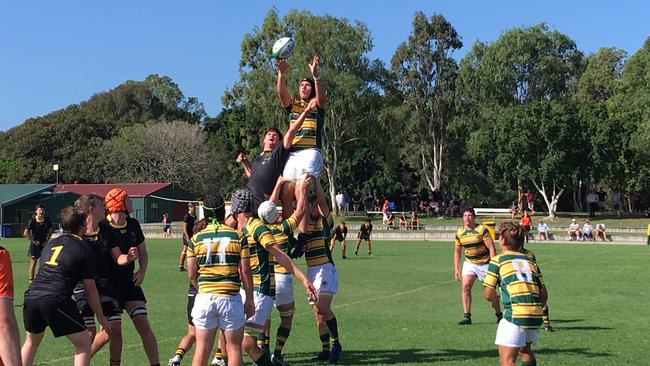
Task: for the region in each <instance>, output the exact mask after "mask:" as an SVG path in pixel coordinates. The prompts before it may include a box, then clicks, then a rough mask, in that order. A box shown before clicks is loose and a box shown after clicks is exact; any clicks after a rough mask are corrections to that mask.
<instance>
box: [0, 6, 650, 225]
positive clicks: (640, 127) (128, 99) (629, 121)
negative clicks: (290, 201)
mask: <svg viewBox="0 0 650 366" xmlns="http://www.w3.org/2000/svg"><path fill="white" fill-rule="evenodd" d="M281 36H291V37H293V38H294V39H295V41H296V48H295V50H294V52H293V54H292V55H291V56H290V58H289V63H290V64H291V66H292V67H291V69H290V70H289V72H288V73H287V82H288V85H289V88H290V90H293V89H292V88H295V87H296V86H297V85H298V81H299V80H300V79H301V78H302V77H305V76H308V74H309V70H308V68H307V65H308V63H309V61H310V60H311V58H312V56H313V55H314V54H318V55H319V56H320V59H321V75H320V78H321V79H322V81H323V82H324V84H325V85H326V89H327V94H328V101H329V103H328V108H327V110H326V122H325V130H324V140H323V155H324V157H325V173H326V174H324V175H323V176H322V177H323V179H324V181H323V184H324V186H326V187H328V189H327V190H328V193H329V194H330V196H331V198H332V201H333V200H334V196H335V193H336V192H338V191H340V190H347V191H350V192H353V191H355V190H357V189H365V190H368V191H372V192H374V194H375V196H377V197H379V196H382V195H386V196H388V195H389V194H397V193H398V192H402V191H405V190H412V189H418V190H419V189H423V188H424V189H427V190H434V189H443V190H450V191H451V190H453V191H454V192H457V194H458V195H459V196H461V197H463V198H464V200H465V201H466V202H468V203H471V204H478V203H479V202H480V201H488V202H490V203H491V204H492V205H498V206H502V207H507V204H508V203H509V202H510V201H511V200H512V199H513V198H515V197H517V192H522V191H524V190H536V191H537V192H538V193H539V197H541V198H543V200H544V203H545V204H546V211H547V212H549V213H550V214H551V215H552V214H553V213H554V212H556V211H557V210H572V209H580V208H581V207H582V204H583V202H584V197H585V196H586V194H587V193H588V192H589V190H592V189H593V190H599V191H618V192H623V194H624V197H627V198H628V199H630V198H631V197H635V196H637V195H638V194H639V193H641V194H647V193H648V192H647V190H648V188H647V187H649V186H650V184H649V183H650V159H649V157H650V156H649V155H650V76H649V75H650V38H648V40H646V42H645V43H644V44H643V46H642V47H641V48H640V49H639V50H638V51H637V52H636V53H635V54H633V55H630V56H629V57H628V55H626V53H625V52H624V51H622V50H620V49H616V48H612V47H610V48H601V49H600V50H598V51H597V52H595V53H593V54H589V55H585V54H584V53H583V52H582V51H580V50H579V49H578V48H577V46H576V44H575V42H574V41H573V40H572V39H571V38H570V37H569V36H568V35H565V34H562V33H561V32H559V31H556V30H553V29H550V28H549V27H547V26H546V25H544V24H539V25H533V26H530V27H520V28H513V29H510V30H506V31H504V32H503V33H502V34H501V36H500V37H499V38H498V39H497V40H495V41H494V42H481V41H477V42H475V43H474V44H473V45H472V46H471V50H470V51H469V52H467V53H466V54H465V56H464V57H462V58H461V59H460V60H458V59H457V58H455V57H454V56H455V54H456V52H457V51H458V50H459V49H461V48H462V47H463V43H462V41H461V36H462V35H459V34H457V32H456V30H455V29H454V27H453V25H452V24H450V23H449V22H448V21H447V20H446V19H445V18H444V17H443V16H441V15H437V14H434V15H432V16H430V17H427V16H426V15H425V14H423V13H419V12H418V13H416V14H415V16H414V18H413V22H412V29H411V32H410V34H409V36H408V38H407V39H405V40H404V42H403V43H402V44H400V45H399V46H398V47H397V49H396V50H395V53H394V55H393V57H392V60H391V61H390V65H386V64H385V63H384V62H382V61H380V60H373V59H370V58H369V54H370V52H371V51H372V49H373V38H372V35H371V34H370V31H369V30H368V28H367V27H366V26H365V25H364V24H363V23H361V22H351V21H349V20H347V19H343V18H336V17H332V16H314V15H312V14H310V13H309V12H306V11H291V12H289V13H288V14H287V15H286V16H285V17H283V18H281V17H280V16H279V15H278V14H277V12H276V11H275V10H270V11H269V13H268V14H267V16H266V17H265V19H264V20H263V22H262V24H261V25H260V27H258V28H255V29H253V30H252V31H251V32H250V33H248V34H245V35H244V37H243V40H242V55H241V60H240V63H239V66H240V77H239V81H237V82H236V83H235V84H234V85H233V86H232V87H231V88H229V89H228V90H226V91H224V94H223V98H222V101H223V106H224V108H223V110H222V111H221V113H219V114H218V115H217V116H216V117H213V118H212V117H207V116H206V114H205V111H204V108H203V105H202V104H201V102H199V101H198V100H197V99H196V98H193V97H185V96H184V95H183V93H182V92H181V90H180V89H179V87H178V85H176V84H175V83H174V82H173V81H172V80H171V79H169V78H168V77H161V76H158V75H150V76H149V77H147V78H146V79H145V80H144V81H128V82H126V83H124V84H122V85H120V86H118V87H116V88H115V89H113V90H111V91H108V92H102V93H99V94H97V95H95V96H93V97H92V98H90V99H89V100H88V101H86V102H83V103H81V104H79V105H71V106H69V107H67V108H65V109H63V110H58V111H54V112H52V113H50V114H48V115H45V116H42V117H36V118H30V119H28V120H27V121H25V123H23V124H22V125H20V126H17V127H15V128H12V129H10V130H8V131H6V132H3V133H0V182H3V183H26V182H47V181H53V172H52V170H51V169H52V168H51V167H52V164H59V165H60V166H61V168H60V169H61V170H60V177H59V179H60V181H63V182H67V183H72V182H79V183H96V182H118V181H132V182H149V181H164V182H174V183H177V184H179V185H181V186H183V187H184V188H186V189H188V190H190V191H194V192H196V193H200V192H201V191H204V190H205V189H206V188H212V187H218V188H220V189H222V190H223V191H224V192H227V191H229V190H231V189H232V188H234V187H236V186H238V185H241V184H243V182H244V181H243V174H242V173H243V172H242V171H241V170H240V168H239V166H238V165H237V164H236V163H235V162H234V159H235V157H236V155H237V154H238V153H239V152H242V151H243V152H246V153H248V154H251V155H252V154H256V153H258V152H259V151H260V138H261V135H262V132H263V131H264V130H265V129H266V128H267V127H270V126H275V127H279V128H280V129H281V130H283V131H284V130H286V128H287V124H288V123H287V117H286V115H285V114H284V113H285V112H284V111H283V109H282V108H281V106H280V105H279V103H278V101H277V96H276V94H275V92H274V90H275V83H276V80H277V79H276V73H277V68H276V66H275V62H274V60H272V59H271V58H270V52H271V46H272V44H273V42H274V40H276V39H278V38H279V37H281ZM332 203H333V204H334V202H332Z"/></svg>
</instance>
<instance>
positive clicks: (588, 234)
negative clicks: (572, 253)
mask: <svg viewBox="0 0 650 366" xmlns="http://www.w3.org/2000/svg"><path fill="white" fill-rule="evenodd" d="M585 240H591V241H594V231H593V227H592V226H591V223H590V222H589V219H585V223H584V225H582V238H581V239H580V241H585Z"/></svg>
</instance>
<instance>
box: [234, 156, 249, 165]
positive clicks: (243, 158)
mask: <svg viewBox="0 0 650 366" xmlns="http://www.w3.org/2000/svg"><path fill="white" fill-rule="evenodd" d="M246 160H248V158H247V157H246V155H244V153H239V155H237V159H235V161H236V162H237V163H239V164H241V163H242V162H244V161H246Z"/></svg>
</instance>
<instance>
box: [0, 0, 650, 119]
mask: <svg viewBox="0 0 650 366" xmlns="http://www.w3.org/2000/svg"><path fill="white" fill-rule="evenodd" d="M273 6H275V8H276V9H277V10H278V12H279V13H280V16H284V15H285V14H286V13H287V12H288V11H289V10H290V9H293V8H296V9H304V10H308V11H310V12H311V13H313V14H316V15H324V14H330V15H334V16H337V17H344V18H347V19H349V20H359V21H361V22H364V23H365V24H366V25H367V26H368V27H369V29H370V31H371V33H372V37H373V39H374V45H375V49H374V51H373V52H372V53H371V55H370V57H371V58H380V59H382V60H384V61H386V62H389V60H390V57H391V56H392V54H393V51H394V50H395V48H396V46H397V45H398V44H399V43H401V42H403V41H404V40H406V38H407V36H408V34H409V32H410V24H411V20H412V17H413V13H414V12H415V11H417V10H422V11H423V12H424V13H425V14H427V15H431V14H433V13H440V14H442V15H444V16H445V17H446V18H447V19H448V20H449V21H450V22H451V23H452V25H453V26H454V27H455V28H456V30H457V31H458V33H459V34H460V35H461V36H462V38H463V41H464V44H465V46H464V48H463V49H462V50H461V52H460V54H459V56H460V55H462V54H464V53H466V52H467V50H469V48H470V47H471V45H472V43H473V42H474V41H475V40H477V39H480V40H482V41H493V40H495V39H496V38H497V37H498V36H499V34H500V33H501V32H503V31H504V30H506V29H509V28H513V27H517V26H528V25H533V24H536V23H540V22H545V23H547V24H548V25H549V26H551V27H552V28H554V29H557V30H559V31H561V32H563V33H565V34H567V35H568V36H570V37H571V38H572V39H574V40H575V41H576V43H577V45H578V48H579V49H581V50H582V51H583V52H585V53H592V52H594V51H596V50H597V49H598V48H600V47H611V46H614V47H618V48H621V49H624V50H625V51H627V52H628V53H629V54H632V53H634V52H636V51H637V50H638V49H639V48H640V47H641V45H642V43H643V41H644V40H645V39H646V37H648V36H649V35H650V28H649V27H648V14H650V2H648V1H637V0H634V1H583V0H576V1H573V0H563V1H556V0H547V1H521V0H520V1H512V0H507V1H506V0H504V1H469V0H466V1H452V0H449V1H432V0H429V1H423V0H419V1H406V0H405V1H395V0H392V1H387V0H379V1H365V0H364V1H362V0H357V1H355V0H344V1H341V0H329V1H300V2H298V1H289V0H287V1H281V2H278V1H258V0H250V1H227V0H224V1H220V0H204V1H195V0H183V1H178V0H177V1H167V0H157V1H153V0H137V1H133V0H131V1H123V0H114V1H92V0H91V1H88V0H85V1H81V0H74V1H73V0H70V1H65V0H64V1H11V0H9V1H6V2H2V5H0V131H4V130H7V129H9V128H11V127H13V126H16V125H18V124H21V123H22V122H23V121H24V120H25V119H27V118H29V117H35V116H39V115H44V114H47V113H49V112H51V111H53V110H56V109H60V108H64V107H66V106H67V105H69V104H72V103H79V102H81V101H83V100H86V99H88V98H89V97H90V96H92V95H93V94H94V93H96V92H100V91H105V90H108V89H111V88H114V87H116V86H117V85H119V84H120V83H122V82H124V81H125V80H142V79H144V78H145V77H146V76H147V75H149V74H152V73H157V74H161V75H167V76H169V77H171V78H172V79H173V80H174V81H175V82H176V83H178V84H179V85H180V87H181V90H182V91H183V92H184V94H185V95H186V96H196V97H198V98H199V99H200V100H201V101H202V102H203V103H204V104H205V106H206V109H207V111H208V114H209V115H211V116H214V115H216V114H218V113H219V111H220V110H221V96H222V95H223V91H224V90H225V89H226V88H228V87H230V86H232V85H233V83H234V82H235V81H236V80H237V79H238V63H239V57H240V42H241V39H242V37H243V35H244V34H245V33H246V32H251V31H252V30H253V29H254V27H255V26H258V25H260V24H261V22H262V20H263V18H264V16H265V14H266V13H267V12H268V10H269V9H270V8H271V7H273ZM644 24H645V25H644Z"/></svg>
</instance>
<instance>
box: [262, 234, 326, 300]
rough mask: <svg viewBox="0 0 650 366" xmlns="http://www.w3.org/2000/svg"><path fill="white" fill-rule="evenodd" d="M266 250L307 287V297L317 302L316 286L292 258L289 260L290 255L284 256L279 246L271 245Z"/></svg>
mask: <svg viewBox="0 0 650 366" xmlns="http://www.w3.org/2000/svg"><path fill="white" fill-rule="evenodd" d="M266 250H267V251H268V252H269V253H270V254H272V255H273V256H274V257H275V259H276V260H277V261H278V263H279V264H280V265H281V266H282V267H284V268H285V269H286V270H287V271H289V272H290V273H292V274H293V275H294V276H295V277H296V278H297V279H298V280H299V281H300V282H302V285H303V286H304V287H305V291H307V296H308V297H309V298H310V299H312V300H316V298H317V295H316V289H315V288H314V285H312V283H311V281H309V279H307V277H306V276H305V275H304V274H303V273H302V271H301V270H300V268H298V266H296V264H295V263H294V262H293V261H292V260H291V258H289V256H288V255H286V254H284V252H283V251H282V250H280V249H278V247H277V245H270V246H268V247H266Z"/></svg>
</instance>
